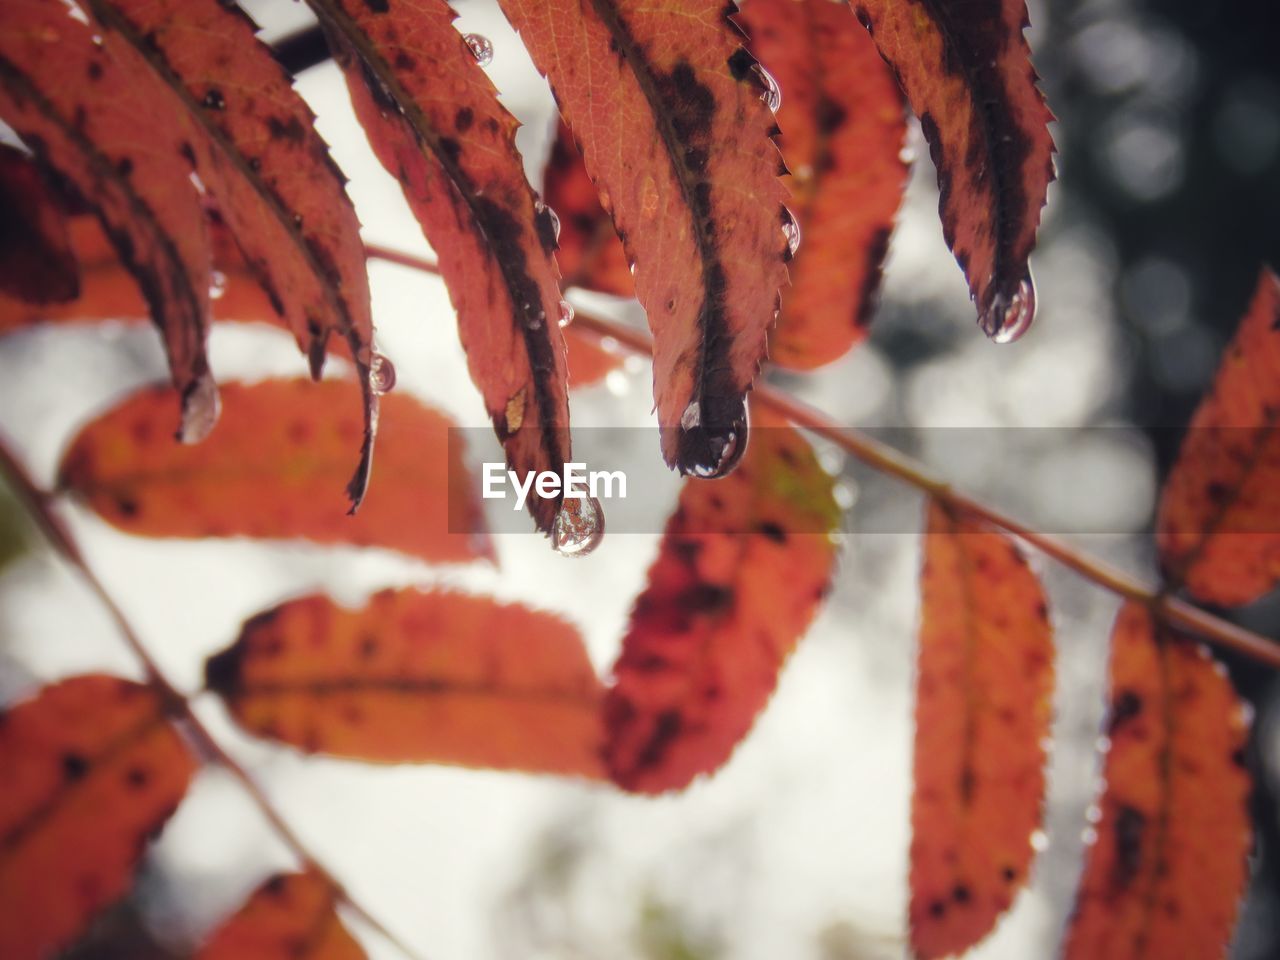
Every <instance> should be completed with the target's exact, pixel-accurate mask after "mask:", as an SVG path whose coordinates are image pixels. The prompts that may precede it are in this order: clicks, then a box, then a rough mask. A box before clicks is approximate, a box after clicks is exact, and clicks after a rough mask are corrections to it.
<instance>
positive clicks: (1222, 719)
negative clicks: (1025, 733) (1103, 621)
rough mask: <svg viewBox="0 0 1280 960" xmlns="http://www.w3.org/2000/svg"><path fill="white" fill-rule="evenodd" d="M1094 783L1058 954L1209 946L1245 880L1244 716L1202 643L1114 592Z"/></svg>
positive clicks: (1119, 957) (1223, 929)
mask: <svg viewBox="0 0 1280 960" xmlns="http://www.w3.org/2000/svg"><path fill="white" fill-rule="evenodd" d="M1110 673H1111V677H1110V693H1109V696H1110V698H1111V708H1110V712H1109V716H1108V720H1107V739H1108V742H1109V744H1110V746H1109V749H1108V751H1107V756H1106V762H1105V765H1104V767H1103V778H1104V780H1105V786H1104V788H1103V792H1102V796H1101V798H1100V800H1099V801H1098V803H1099V807H1100V813H1099V819H1098V821H1097V826H1096V828H1094V830H1093V832H1094V834H1095V835H1094V837H1093V838H1092V843H1091V845H1090V847H1089V851H1088V854H1087V855H1086V860H1085V867H1084V876H1083V877H1082V878H1081V880H1080V888H1079V891H1078V892H1077V894H1076V908H1075V914H1074V916H1073V917H1072V919H1071V924H1070V928H1069V929H1068V931H1067V940H1066V949H1065V951H1064V955H1065V957H1066V960H1140V958H1144V957H1223V956H1226V953H1227V946H1228V943H1229V941H1230V939H1231V930H1232V927H1233V925H1234V921H1235V916H1236V912H1237V910H1238V909H1239V904H1240V899H1241V897H1242V896H1243V895H1244V890H1245V885H1246V883H1247V881H1248V867H1247V864H1246V857H1247V856H1248V853H1249V849H1250V843H1251V829H1250V822H1251V821H1250V815H1249V806H1248V798H1249V778H1248V775H1247V774H1246V773H1245V770H1244V747H1245V740H1246V738H1247V729H1246V723H1245V720H1244V713H1243V709H1242V707H1241V704H1240V701H1239V700H1238V699H1237V697H1236V694H1235V691H1234V690H1232V688H1231V682H1230V681H1229V680H1228V679H1227V677H1226V675H1225V671H1223V670H1222V669H1221V668H1220V667H1219V666H1218V665H1217V664H1215V663H1214V662H1213V659H1212V658H1211V657H1210V656H1209V654H1208V652H1207V651H1205V650H1203V649H1202V648H1197V647H1195V646H1192V645H1191V644H1189V643H1187V642H1186V641H1185V640H1182V639H1181V638H1179V637H1176V636H1173V635H1171V634H1169V633H1168V632H1167V631H1166V630H1165V629H1164V628H1163V627H1161V626H1160V625H1159V624H1157V623H1155V622H1153V620H1152V618H1151V615H1150V613H1149V612H1148V611H1147V609H1146V608H1145V607H1143V606H1141V605H1139V604H1136V603H1128V604H1126V605H1125V606H1124V607H1122V608H1121V609H1120V613H1119V615H1118V616H1117V617H1116V624H1115V630H1114V632H1113V633H1112V636H1111V668H1110Z"/></svg>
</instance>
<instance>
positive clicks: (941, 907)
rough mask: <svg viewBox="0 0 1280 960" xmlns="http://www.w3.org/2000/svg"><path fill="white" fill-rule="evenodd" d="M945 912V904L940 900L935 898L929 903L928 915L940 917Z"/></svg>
mask: <svg viewBox="0 0 1280 960" xmlns="http://www.w3.org/2000/svg"><path fill="white" fill-rule="evenodd" d="M946 912H947V905H946V903H944V902H943V901H942V900H935V901H933V903H931V904H929V916H931V917H941V916H942V915H943V914H944V913H946Z"/></svg>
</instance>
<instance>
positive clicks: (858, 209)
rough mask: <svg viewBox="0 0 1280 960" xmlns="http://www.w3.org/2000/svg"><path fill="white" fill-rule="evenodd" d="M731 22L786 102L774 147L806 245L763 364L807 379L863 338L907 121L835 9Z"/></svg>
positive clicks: (863, 38)
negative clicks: (779, 154) (746, 38)
mask: <svg viewBox="0 0 1280 960" xmlns="http://www.w3.org/2000/svg"><path fill="white" fill-rule="evenodd" d="M737 19H738V21H739V22H740V23H741V24H742V25H743V26H744V27H745V28H746V29H747V32H748V34H749V35H750V36H751V52H752V53H753V54H755V55H756V57H758V58H759V59H760V62H761V63H762V64H764V66H765V67H767V68H768V70H769V72H770V73H771V74H773V76H774V77H775V78H776V79H777V81H778V85H779V87H781V89H782V90H783V92H784V94H785V95H784V96H783V98H782V106H781V107H780V108H779V110H778V125H779V126H780V127H781V128H782V136H781V137H780V138H779V140H778V143H779V146H781V148H782V155H783V157H784V158H785V160H786V162H787V166H788V167H789V168H790V170H791V177H790V179H789V180H788V181H787V183H788V185H789V187H790V189H791V197H792V202H791V212H792V214H793V215H794V216H795V218H796V222H797V223H798V224H799V226H800V228H801V230H802V231H803V235H804V243H803V244H801V246H800V248H799V250H798V251H797V253H796V259H795V261H794V262H793V263H792V265H791V289H789V290H786V291H784V292H783V296H782V313H781V314H780V315H779V317H778V323H777V326H776V327H775V328H774V330H773V332H772V334H771V336H770V339H769V359H771V360H773V361H774V362H775V363H777V364H779V365H780V366H783V367H788V368H791V369H794V370H811V369H813V368H814V367H820V366H822V365H823V364H824V363H830V362H831V361H832V360H835V359H837V358H838V357H840V356H843V355H844V354H845V353H846V352H848V350H849V349H850V348H851V347H853V346H854V345H855V344H857V343H861V342H862V340H863V338H865V337H866V335H867V324H868V323H869V322H870V321H871V313H872V310H873V309H874V307H875V300H876V294H877V292H878V291H879V289H880V270H881V265H882V264H883V262H884V258H885V254H886V253H887V252H888V250H889V235H890V234H891V233H892V231H893V218H894V214H895V213H896V212H897V209H898V204H899V203H900V202H901V200H902V191H903V188H904V187H905V186H906V179H907V177H906V164H905V163H904V162H903V160H902V148H903V140H904V138H905V136H906V112H905V109H904V105H903V102H902V94H901V92H900V91H899V90H898V84H897V81H896V80H894V77H893V73H892V72H891V71H890V70H889V68H888V67H887V66H886V65H885V62H884V60H882V59H881V57H880V54H879V53H878V52H877V51H876V48H875V44H874V43H872V42H871V39H870V38H869V37H868V36H867V32H866V31H865V30H863V29H862V28H861V27H860V26H859V25H858V23H857V21H856V20H855V19H854V18H853V17H851V16H849V11H848V10H847V9H846V8H845V7H844V5H842V4H835V3H832V2H831V0H750V2H748V3H743V4H742V12H741V14H740V15H739V16H738V18H737Z"/></svg>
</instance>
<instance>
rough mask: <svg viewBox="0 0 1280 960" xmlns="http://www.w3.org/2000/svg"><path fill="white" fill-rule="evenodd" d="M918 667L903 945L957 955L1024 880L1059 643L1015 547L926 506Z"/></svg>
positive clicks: (987, 529) (988, 926)
mask: <svg viewBox="0 0 1280 960" xmlns="http://www.w3.org/2000/svg"><path fill="white" fill-rule="evenodd" d="M920 587H921V594H922V599H921V603H922V614H921V616H922V620H921V625H920V646H919V666H918V668H917V672H916V734H915V789H914V792H913V794H912V799H911V904H910V921H911V948H912V951H913V952H914V953H915V955H916V956H918V957H942V956H946V955H948V954H952V953H961V952H963V951H964V950H967V949H968V948H969V947H971V946H973V945H974V944H975V943H977V942H978V941H979V940H981V939H982V938H983V937H984V936H986V935H987V934H988V933H990V932H991V930H992V928H993V927H994V926H995V923H996V920H997V919H998V918H999V916H1000V915H1001V914H1002V913H1004V911H1005V910H1007V909H1008V908H1009V905H1010V904H1011V903H1012V902H1013V898H1014V896H1015V895H1016V894H1017V892H1018V890H1019V889H1020V888H1021V887H1022V886H1023V884H1025V883H1026V880H1027V873H1028V870H1029V868H1030V865H1031V858H1032V846H1031V838H1032V834H1033V833H1034V832H1035V831H1036V830H1037V829H1038V828H1039V827H1040V823H1041V818H1042V807H1043V804H1044V787H1045V776H1044V763H1045V750H1044V746H1043V744H1044V741H1045V738H1046V737H1047V736H1048V734H1049V721H1050V718H1051V712H1052V709H1051V708H1052V703H1051V699H1052V695H1053V637H1052V630H1051V629H1050V626H1049V619H1048V613H1047V608H1046V606H1045V595H1044V590H1043V589H1042V588H1041V586H1040V582H1039V581H1038V580H1037V579H1036V576H1035V574H1034V573H1033V572H1032V571H1031V568H1030V567H1029V566H1028V565H1027V561H1026V559H1025V558H1024V557H1023V556H1022V554H1021V552H1020V551H1019V550H1018V548H1017V546H1016V545H1015V544H1014V542H1013V541H1012V540H1011V539H1010V538H1009V537H1008V536H1006V535H1004V534H1002V533H999V532H998V531H996V530H995V529H994V528H992V527H991V526H990V525H989V524H987V523H984V522H983V521H981V520H978V519H976V518H974V517H970V516H966V515H959V514H954V513H952V512H950V511H949V510H948V509H947V508H946V507H945V506H944V505H942V504H941V503H938V502H936V501H933V502H930V504H929V515H928V529H927V533H926V535H925V548H924V570H923V572H922V574H921V581H920Z"/></svg>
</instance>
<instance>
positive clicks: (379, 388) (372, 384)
mask: <svg viewBox="0 0 1280 960" xmlns="http://www.w3.org/2000/svg"><path fill="white" fill-rule="evenodd" d="M395 385H396V368H395V366H394V365H393V364H392V362H391V361H390V360H389V359H387V358H386V357H385V356H383V355H382V354H380V353H375V354H374V355H373V360H372V362H370V364H369V389H370V390H372V391H373V392H374V393H376V394H378V395H379V396H381V395H382V394H384V393H390V392H391V391H392V390H393V389H395Z"/></svg>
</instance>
